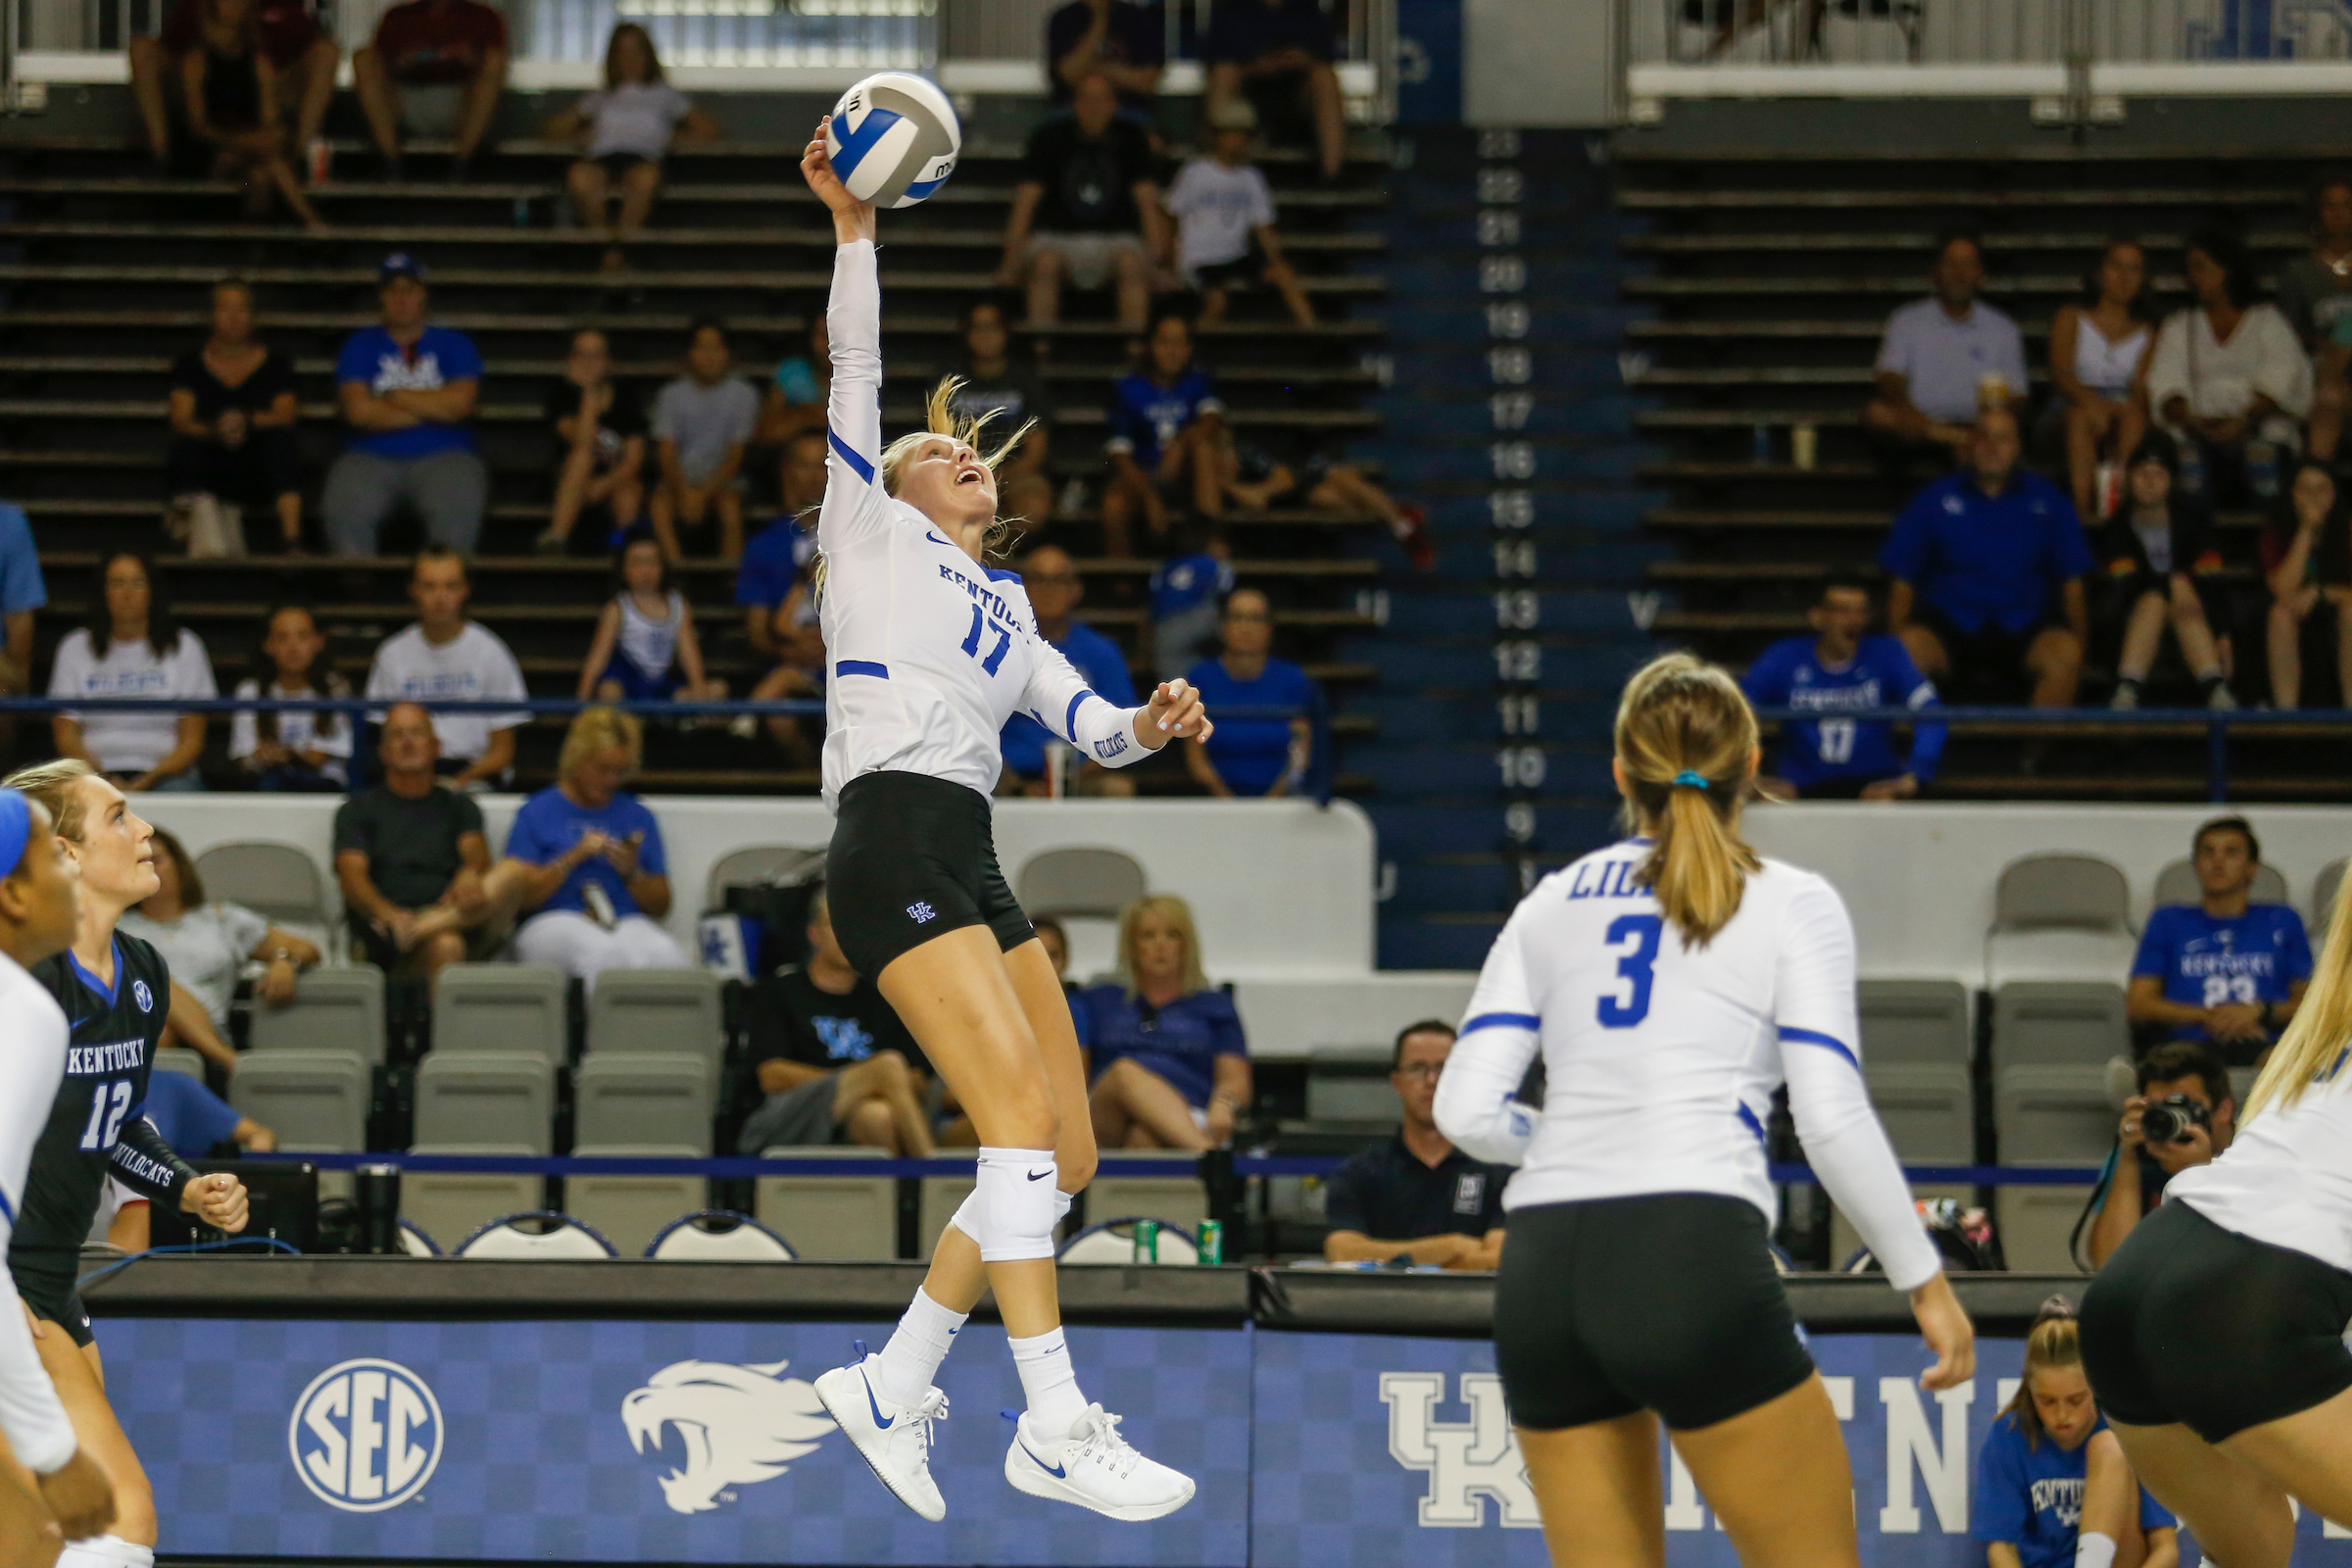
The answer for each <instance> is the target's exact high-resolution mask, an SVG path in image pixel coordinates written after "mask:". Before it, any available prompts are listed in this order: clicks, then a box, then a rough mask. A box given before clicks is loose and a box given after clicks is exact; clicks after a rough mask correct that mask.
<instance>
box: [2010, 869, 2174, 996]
mask: <svg viewBox="0 0 2352 1568" xmlns="http://www.w3.org/2000/svg"><path fill="white" fill-rule="evenodd" d="M2136 946H2137V945H2136V944H2135V943H2134V942H2133V941H2132V937H2131V887H2130V885H2129V884H2128V883H2127V882H2126V881H2125V879H2124V873H2123V872H2122V871H2121V870H2120V869H2118V868H2117V867H2116V866H2115V865H2114V863H2113V862H2111V861H2108V860H2103V859H2100V858H2098V857H2096V856H2091V855H2029V856H2025V857H2023V858H2019V859H2016V860H2012V861H2011V862H2010V863H2009V864H2008V865H2007V866H2005V867H2003V868H2002V871H2001V876H2000V880H1999V882H1998V883H1997V884H1995V886H1994V889H1993V917H1992V929H1991V930H1990V931H1989V932H1987V933H1986V934H1985V985H1986V986H1987V987H1988V988H1990V989H1992V990H1994V991H1998V990H1999V989H2000V988H2001V987H2002V986H2004V985H2007V984H2008V983H2009V982H2011V981H2013V980H2096V979H2116V980H2120V979H2121V978H2122V977H2123V976H2124V974H2125V973H2126V972H2128V971H2129V970H2130V969H2131V957H2132V954H2133V952H2134V951H2135V949H2136Z"/></svg>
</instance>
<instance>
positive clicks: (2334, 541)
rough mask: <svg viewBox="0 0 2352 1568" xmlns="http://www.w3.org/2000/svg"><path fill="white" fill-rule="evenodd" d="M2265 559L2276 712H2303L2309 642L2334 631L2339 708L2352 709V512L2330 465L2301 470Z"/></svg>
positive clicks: (2311, 463) (2271, 532) (2279, 512)
mask: <svg viewBox="0 0 2352 1568" xmlns="http://www.w3.org/2000/svg"><path fill="white" fill-rule="evenodd" d="M2261 555H2262V572H2263V580H2264V581H2265V582H2266V583H2267V584H2268V585H2269V587H2270V590H2271V611H2270V618H2269V622H2268V631H2269V635H2268V648H2269V653H2270V661H2271V706H2272V707H2273V708H2277V709H2279V710H2281V711H2292V710H2294V709H2297V708H2300V707H2301V706H2302V705H2303V652H2304V650H2303V642H2304V638H2305V635H2306V634H2307V632H2308V631H2310V630H2312V629H2314V628H2320V629H2327V628H2329V627H2332V629H2333V631H2334V638H2333V641H2334V644H2335V667H2336V677H2337V689H2338V695H2337V701H2338V703H2340V704H2342V705H2344V706H2347V707H2352V508H2347V507H2346V505H2345V502H2344V497H2343V494H2342V489H2341V487H2340V486H2339V485H2337V483H2336V481H2335V473H2334V471H2333V470H2332V469H2330V468H2329V467H2328V466H2327V464H2325V463H2322V462H2320V461H2319V460H2318V459H2316V458H2307V459H2305V460H2304V461H2303V463H2302V464H2301V465H2299V466H2297V467H2296V469H2295V476H2294V478H2293V479H2292V480H2291V481H2290V482H2289V483H2288V485H2287V487H2286V494H2285V496H2283V497H2282V498H2281V499H2280V501H2279V504H2278V506H2277V507H2276V508H2275V509H2274V511H2273V515H2272V518H2271V525H2270V526H2269V527H2268V528H2265V529H2264V530H2263V534H2262V547H2261Z"/></svg>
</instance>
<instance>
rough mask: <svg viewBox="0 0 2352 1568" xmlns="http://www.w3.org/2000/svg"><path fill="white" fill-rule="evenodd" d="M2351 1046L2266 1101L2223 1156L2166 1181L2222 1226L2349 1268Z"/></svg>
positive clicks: (2174, 1193)
mask: <svg viewBox="0 0 2352 1568" xmlns="http://www.w3.org/2000/svg"><path fill="white" fill-rule="evenodd" d="M2348 1058H2352V1047H2346V1048H2345V1049H2344V1050H2343V1051H2340V1052H2338V1053H2337V1054H2336V1057H2335V1060H2334V1061H2333V1062H2332V1063H2330V1064H2329V1065H2328V1066H2327V1069H2326V1074H2325V1076H2324V1077H2322V1078H2320V1079H2319V1080H2317V1081H2316V1082H2314V1083H2313V1084H2312V1085H2311V1086H2310V1087H2309V1088H2307V1089H2305V1090H2304V1091H2303V1098H2302V1099H2300V1100H2298V1101H2296V1102H2295V1103H2293V1104H2291V1105H2286V1104H2279V1103H2272V1104H2269V1105H2266V1106H2264V1107H2263V1108H2262V1109H2261V1110H2260V1111H2258V1112H2257V1113H2256V1114H2255V1115H2253V1116H2252V1117H2250V1118H2249V1119H2248V1120H2247V1121H2246V1123H2245V1125H2244V1126H2242V1127H2240V1128H2238V1130H2237V1136H2236V1138H2234V1139H2233V1140H2231V1142H2230V1144H2229V1148H2228V1149H2227V1150H2225V1151H2223V1152H2222V1156H2221V1157H2220V1158H2219V1159H2216V1160H2215V1161H2214V1162H2213V1163H2212V1164H2210V1165H2198V1166H2194V1167H2192V1168H2190V1169H2188V1170H2184V1171H2182V1172H2181V1173H2180V1175H2178V1176H2175V1177H2174V1178H2173V1179H2172V1180H2171V1181H2169V1182H2167V1183H2165V1187H2164V1196H2165V1197H2166V1198H2167V1199H2168V1200H2170V1199H2175V1198H2177V1199H2179V1200H2180V1201H2181V1202H2183V1203H2186V1204H2187V1205H2188V1206H2189V1207H2191V1208H2193V1209H2195V1210H2196V1211H2197V1212H2198V1213H2200V1214H2202V1215H2204V1216H2205V1217H2206V1218H2207V1219H2209V1220H2211V1221H2213V1222H2214V1223H2215V1224H2216V1225H2219V1226H2220V1227H2221V1228H2222V1229H2224V1230H2226V1231H2235V1232H2237V1234H2239V1235H2240V1236H2251V1237H2252V1238H2254V1240H2256V1241H2258V1242H2268V1243H2270V1244H2271V1245H2272V1246H2273V1247H2285V1248H2290V1249H2292V1250H2295V1251H2298V1252H2304V1253H2308V1254H2309V1255H2311V1256H2313V1257H2316V1258H2318V1259H2319V1260H2320V1261H2321V1262H2323V1263H2327V1264H2329V1265H2331V1266H2333V1267H2335V1268H2340V1269H2343V1270H2345V1271H2347V1272H2352V1074H2348V1073H2347V1072H2346V1071H2345V1067H2346V1063H2347V1059H2348Z"/></svg>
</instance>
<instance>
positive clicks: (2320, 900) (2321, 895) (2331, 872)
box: [2307, 860, 2344, 952]
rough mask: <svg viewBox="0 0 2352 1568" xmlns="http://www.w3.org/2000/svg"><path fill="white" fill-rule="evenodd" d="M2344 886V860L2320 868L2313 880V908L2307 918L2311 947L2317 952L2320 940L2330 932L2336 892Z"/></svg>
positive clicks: (2334, 861) (2330, 861) (2332, 861)
mask: <svg viewBox="0 0 2352 1568" xmlns="http://www.w3.org/2000/svg"><path fill="white" fill-rule="evenodd" d="M2343 885H2344V862H2343V861H2342V860H2329V861H2328V862H2327V864H2326V865H2324V866H2321V867H2320V874H2319V875H2318V876H2316V877H2314V878H2312V882H2311V908H2310V911H2309V914H2308V916H2307V918H2308V919H2309V921H2310V929H2311V945H2312V948H2313V949H2314V951H2315V952H2316V951H2317V949H2318V948H2319V945H2320V938H2321V937H2322V936H2323V935H2324V934H2325V933H2326V932H2327V920H2328V917H2329V916H2330V915H2332V914H2334V912H2335V895H2336V890H2337V889H2339V888H2341V887H2342V886H2343Z"/></svg>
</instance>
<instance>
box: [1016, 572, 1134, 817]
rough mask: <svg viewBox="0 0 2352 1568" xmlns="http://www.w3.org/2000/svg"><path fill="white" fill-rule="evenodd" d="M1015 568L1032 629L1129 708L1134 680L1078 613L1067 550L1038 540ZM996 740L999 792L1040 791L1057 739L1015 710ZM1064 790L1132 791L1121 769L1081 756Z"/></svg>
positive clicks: (1122, 659)
mask: <svg viewBox="0 0 2352 1568" xmlns="http://www.w3.org/2000/svg"><path fill="white" fill-rule="evenodd" d="M1020 572H1021V587H1022V588H1023V589H1025V590H1026V591H1027V592H1028V595H1029V608H1030V610H1031V611H1033V612H1034V613H1036V615H1037V634H1038V635H1039V636H1041V637H1043V638H1044V639H1045V640H1046V641H1047V642H1049V643H1051V644H1052V645H1053V646H1054V650H1055V651H1056V652H1057V653H1059V654H1060V655H1061V657H1062V658H1064V659H1066V660H1068V661H1069V662H1070V664H1071V667H1072V668H1074V669H1076V670H1077V671H1078V673H1079V674H1081V675H1083V676H1085V677H1086V684H1087V686H1088V687H1089V688H1090V689H1091V690H1092V691H1093V692H1094V694H1095V695H1096V696H1097V697H1100V698H1102V699H1103V701H1104V702H1106V703H1109V704H1110V705H1111V706H1112V707H1113V708H1132V707H1134V706H1135V683H1134V682H1133V681H1132V680H1131V679H1129V677H1128V674H1127V656H1126V655H1125V654H1124V653H1122V652H1120V651H1119V645H1118V644H1116V643H1114V642H1112V641H1111V640H1110V639H1109V638H1107V637H1105V636H1103V634H1102V633H1101V632H1099V631H1097V630H1095V629H1094V627H1092V626H1089V625H1088V624H1086V622H1084V621H1082V620H1080V619H1079V618H1078V604H1079V601H1080V600H1082V599H1084V598H1085V597H1086V584H1085V582H1084V581H1083V580H1082V579H1081V578H1080V577H1079V575H1078V564H1077V563H1076V562H1074V561H1072V560H1071V559H1070V554H1069V552H1068V551H1066V550H1062V549H1060V548H1058V547H1057V546H1054V545H1039V546H1038V547H1037V548H1036V549H1035V550H1032V551H1030V552H1029V553H1028V554H1027V555H1026V556H1023V557H1022V558H1021V563H1020ZM999 744H1000V747H1001V749H1002V751H1003V754H1004V759H1005V776H1004V781H1003V783H1001V784H1000V785H999V786H998V790H999V793H1000V794H1009V793H1013V792H1016V791H1017V792H1019V793H1023V794H1027V795H1035V796H1043V795H1045V794H1046V793H1047V779H1046V748H1047V747H1049V746H1053V745H1056V744H1058V741H1057V738H1056V737H1055V736H1054V735H1052V734H1050V733H1049V732H1048V731H1047V729H1046V727H1045V726H1044V725H1042V724H1040V723H1039V722H1038V721H1037V720H1036V719H1034V718H1031V717H1030V716H1029V715H1028V714H1026V713H1017V712H1016V713H1014V714H1013V715H1012V717H1011V718H1010V719H1008V720H1007V721H1006V722H1005V732H1004V734H1003V736H1002V737H1000V741H999ZM1069 789H1070V792H1071V793H1072V794H1075V795H1103V796H1117V797H1121V798H1124V797H1127V796H1131V795H1133V794H1134V793H1135V781H1134V779H1132V778H1130V777H1128V776H1127V775H1126V774H1125V773H1124V772H1119V771H1114V770H1112V769H1109V768H1106V767H1104V766H1103V765H1102V764H1101V763H1100V762H1096V761H1094V760H1081V762H1080V764H1079V767H1078V769H1077V771H1076V772H1075V773H1074V774H1073V775H1071V776H1070V779H1069Z"/></svg>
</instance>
